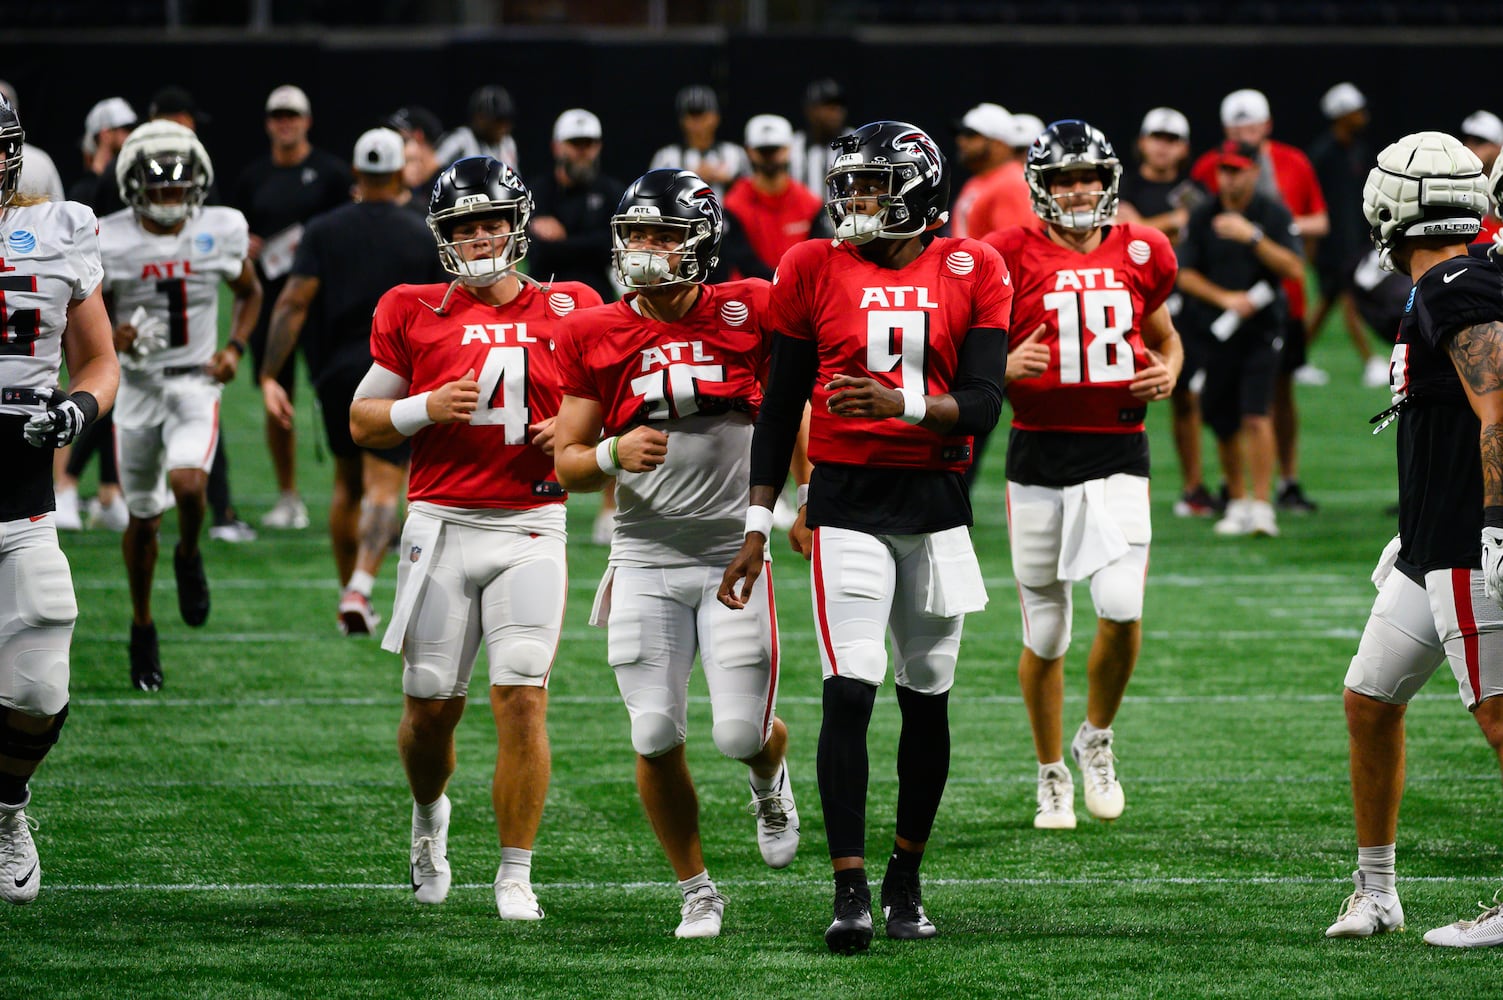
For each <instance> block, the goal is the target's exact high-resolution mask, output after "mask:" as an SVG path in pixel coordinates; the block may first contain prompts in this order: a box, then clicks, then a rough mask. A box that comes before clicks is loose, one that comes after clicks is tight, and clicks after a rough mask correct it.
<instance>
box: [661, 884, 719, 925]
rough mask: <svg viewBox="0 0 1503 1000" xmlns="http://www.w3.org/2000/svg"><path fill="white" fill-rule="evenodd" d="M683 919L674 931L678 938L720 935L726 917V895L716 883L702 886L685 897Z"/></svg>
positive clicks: (681, 915) (681, 914)
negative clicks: (722, 893)
mask: <svg viewBox="0 0 1503 1000" xmlns="http://www.w3.org/2000/svg"><path fill="white" fill-rule="evenodd" d="M679 915H680V917H681V918H682V919H680V920H679V922H678V929H677V930H675V931H674V932H673V936H674V937H676V938H712V937H719V936H720V922H721V920H722V919H723V918H724V917H725V897H724V896H722V895H721V894H720V893H719V892H718V891H716V889H715V883H713V882H711V883H710V884H709V885H706V886H701V887H700V888H698V889H695V890H694V891H693V892H691V893H689V895H688V896H687V897H686V898H685V899H684V905H683V907H682V908H681V909H680V910H679Z"/></svg>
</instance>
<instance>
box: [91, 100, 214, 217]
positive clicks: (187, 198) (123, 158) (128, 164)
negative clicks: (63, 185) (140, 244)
mask: <svg viewBox="0 0 1503 1000" xmlns="http://www.w3.org/2000/svg"><path fill="white" fill-rule="evenodd" d="M213 183H214V164H213V162H211V161H210V160H209V153H208V151H207V150H205V149H204V147H203V143H201V142H199V141H198V136H196V135H194V133H193V130H192V129H190V128H186V127H185V126H182V125H179V124H178V123H177V122H171V121H167V120H165V119H163V120H159V121H150V122H147V123H146V124H144V125H140V126H138V127H137V128H136V130H135V131H134V132H132V133H131V134H130V138H128V139H126V140H125V145H123V146H121V147H120V155H119V156H118V157H116V159H115V184H116V186H117V187H118V188H119V190H120V200H121V201H123V202H125V204H127V205H129V206H130V208H131V211H133V212H135V213H136V215H137V217H144V218H147V219H150V220H151V221H153V222H155V223H157V224H158V225H161V226H175V225H177V224H178V223H179V222H182V221H183V220H184V219H187V218H188V217H189V216H191V215H193V213H194V212H196V211H198V209H199V207H200V206H201V205H203V203H204V200H205V199H206V198H208V196H209V185H211V184H213Z"/></svg>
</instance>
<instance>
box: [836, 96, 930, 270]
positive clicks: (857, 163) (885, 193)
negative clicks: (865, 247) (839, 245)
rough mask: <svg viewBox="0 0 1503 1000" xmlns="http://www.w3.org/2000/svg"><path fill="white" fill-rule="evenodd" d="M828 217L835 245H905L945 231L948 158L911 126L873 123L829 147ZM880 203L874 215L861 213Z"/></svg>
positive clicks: (924, 134)
mask: <svg viewBox="0 0 1503 1000" xmlns="http://www.w3.org/2000/svg"><path fill="white" fill-rule="evenodd" d="M830 148H831V149H833V150H835V152H836V157H835V162H834V163H833V164H832V165H831V166H830V171H829V173H827V174H826V175H825V187H826V189H827V192H828V197H827V198H826V200H825V211H826V212H828V213H829V215H830V221H831V222H832V223H833V224H834V226H835V239H837V240H840V241H844V242H849V243H851V244H854V245H856V246H860V245H861V244H863V243H870V242H871V241H872V240H874V239H877V238H879V237H880V238H881V239H884V240H906V239H908V238H910V237H913V236H918V235H920V234H921V233H923V232H925V231H926V230H929V229H933V228H934V227H936V226H939V225H942V224H943V223H944V221H945V219H946V218H948V217H949V213H948V212H946V211H945V206H946V205H947V204H948V203H949V200H950V179H949V177H948V176H947V175H946V173H945V158H944V157H943V156H942V155H940V152H939V147H938V146H937V145H935V143H934V140H933V139H931V138H929V133H927V132H925V131H924V130H923V129H921V128H919V127H918V126H916V125H909V124H908V123H907V122H890V121H882V122H872V123H870V124H869V125H863V126H861V127H860V128H858V129H857V130H856V131H854V132H852V133H851V134H849V135H843V136H841V137H840V138H838V139H836V140H835V141H834V142H832V143H830ZM873 201H875V203H876V205H877V210H876V212H875V213H874V214H867V213H865V212H858V211H857V208H859V207H866V206H867V205H870V204H871V203H872V202H873Z"/></svg>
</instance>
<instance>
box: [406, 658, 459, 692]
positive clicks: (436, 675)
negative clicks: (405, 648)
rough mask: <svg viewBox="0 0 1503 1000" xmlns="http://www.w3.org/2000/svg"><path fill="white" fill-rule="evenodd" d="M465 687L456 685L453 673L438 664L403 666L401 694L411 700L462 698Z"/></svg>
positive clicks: (408, 664) (408, 663) (409, 663)
mask: <svg viewBox="0 0 1503 1000" xmlns="http://www.w3.org/2000/svg"><path fill="white" fill-rule="evenodd" d="M466 688H467V685H464V684H456V677H455V674H454V671H453V670H451V669H450V668H449V667H447V666H446V665H443V664H438V663H411V662H407V663H404V664H403V669H402V693H403V694H405V695H407V696H409V697H412V698H424V699H431V698H462V697H464V694H465V690H466Z"/></svg>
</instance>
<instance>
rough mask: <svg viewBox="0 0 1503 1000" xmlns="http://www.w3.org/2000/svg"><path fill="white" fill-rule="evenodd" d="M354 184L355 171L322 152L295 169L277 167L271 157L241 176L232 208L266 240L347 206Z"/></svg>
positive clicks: (256, 163)
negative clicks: (318, 216) (289, 227)
mask: <svg viewBox="0 0 1503 1000" xmlns="http://www.w3.org/2000/svg"><path fill="white" fill-rule="evenodd" d="M350 185H351V180H350V168H349V166H348V165H347V164H345V163H343V162H342V161H341V160H340V159H339V157H337V156H335V155H333V154H332V153H327V152H325V151H324V150H322V149H313V150H312V151H311V152H309V153H308V155H307V156H306V157H304V158H303V161H302V162H301V163H298V164H296V165H294V166H290V167H279V166H277V165H276V164H275V163H273V162H272V160H271V155H270V154H267V155H266V156H263V157H261V158H260V159H259V160H257V161H256V162H254V163H252V164H251V165H250V166H248V167H246V168H245V170H244V171H243V172H241V174H240V178H239V180H238V181H236V182H235V195H234V199H233V201H232V204H233V205H234V206H235V207H236V208H238V209H240V211H241V212H242V213H243V214H244V215H245V221H246V223H247V224H249V226H250V231H251V232H253V233H255V234H256V235H257V236H260V237H261V238H263V239H265V238H267V237H271V236H275V235H276V234H278V233H280V232H281V231H282V230H284V229H286V228H287V227H288V226H292V225H296V224H297V223H299V222H307V221H308V220H309V219H311V218H313V217H314V216H315V215H320V214H322V213H324V212H327V211H329V210H330V209H332V208H338V207H339V206H340V205H343V204H344V203H345V202H347V201H349V200H350Z"/></svg>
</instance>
